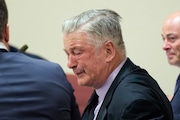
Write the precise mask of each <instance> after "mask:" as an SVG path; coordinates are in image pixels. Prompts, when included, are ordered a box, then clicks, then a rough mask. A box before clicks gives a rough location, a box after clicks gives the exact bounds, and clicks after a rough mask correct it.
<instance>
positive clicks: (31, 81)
mask: <svg viewBox="0 0 180 120" xmlns="http://www.w3.org/2000/svg"><path fill="white" fill-rule="evenodd" d="M0 120H80V113H79V109H78V106H77V104H76V102H75V97H74V94H73V88H72V86H71V85H70V84H69V83H68V81H67V79H66V76H65V74H64V72H63V70H62V68H61V67H60V66H59V65H58V64H55V63H51V62H48V61H45V60H40V59H34V58H31V57H28V56H26V55H24V54H22V53H15V52H0Z"/></svg>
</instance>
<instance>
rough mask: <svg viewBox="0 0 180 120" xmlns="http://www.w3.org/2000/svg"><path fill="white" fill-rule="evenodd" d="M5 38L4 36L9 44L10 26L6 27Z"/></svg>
mask: <svg viewBox="0 0 180 120" xmlns="http://www.w3.org/2000/svg"><path fill="white" fill-rule="evenodd" d="M3 36H4V40H5V42H9V26H8V25H6V26H5V27H4V33H3Z"/></svg>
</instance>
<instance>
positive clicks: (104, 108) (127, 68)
mask: <svg viewBox="0 0 180 120" xmlns="http://www.w3.org/2000/svg"><path fill="white" fill-rule="evenodd" d="M133 67H135V65H134V64H133V63H132V62H131V60H130V59H129V58H128V59H127V61H126V62H125V64H124V65H123V67H122V69H121V70H120V71H119V73H118V75H117V76H116V78H115V80H114V81H113V83H112V85H111V87H110V89H109V90H108V92H107V94H106V96H105V99H104V101H103V104H102V106H101V108H100V110H99V113H98V116H97V120H105V117H106V114H107V106H108V104H109V103H110V101H111V99H112V95H113V93H114V91H115V89H116V87H117V86H118V85H119V83H120V82H121V81H122V80H123V79H124V78H125V77H126V76H127V75H128V74H129V73H131V72H130V71H132V68H133Z"/></svg>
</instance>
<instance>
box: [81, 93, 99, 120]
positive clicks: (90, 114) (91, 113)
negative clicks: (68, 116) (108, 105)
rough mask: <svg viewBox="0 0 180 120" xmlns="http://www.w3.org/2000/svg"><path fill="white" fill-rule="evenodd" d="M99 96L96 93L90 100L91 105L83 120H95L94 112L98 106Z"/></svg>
mask: <svg viewBox="0 0 180 120" xmlns="http://www.w3.org/2000/svg"><path fill="white" fill-rule="evenodd" d="M98 97H99V96H98V95H97V94H96V92H94V93H93V95H92V97H91V98H90V100H89V104H88V106H87V107H86V109H85V111H84V113H83V116H82V120H93V118H94V110H95V108H96V106H97V104H98Z"/></svg>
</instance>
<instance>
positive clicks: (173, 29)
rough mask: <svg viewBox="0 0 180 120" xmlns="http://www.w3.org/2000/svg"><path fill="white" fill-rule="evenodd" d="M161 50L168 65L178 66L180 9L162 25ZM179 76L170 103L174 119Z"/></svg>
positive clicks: (179, 109)
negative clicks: (163, 51) (165, 56)
mask: <svg viewBox="0 0 180 120" xmlns="http://www.w3.org/2000/svg"><path fill="white" fill-rule="evenodd" d="M162 38H163V42H164V44H163V46H162V48H163V50H165V51H166V55H167V59H168V62H169V64H170V65H174V66H177V67H180V11H178V12H175V13H172V14H171V15H169V16H168V17H167V18H166V20H165V21H164V23H163V26H162ZM179 86H180V76H179V77H177V81H176V86H175V91H174V95H173V98H172V99H171V105H172V109H173V113H174V120H180V89H179Z"/></svg>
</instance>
